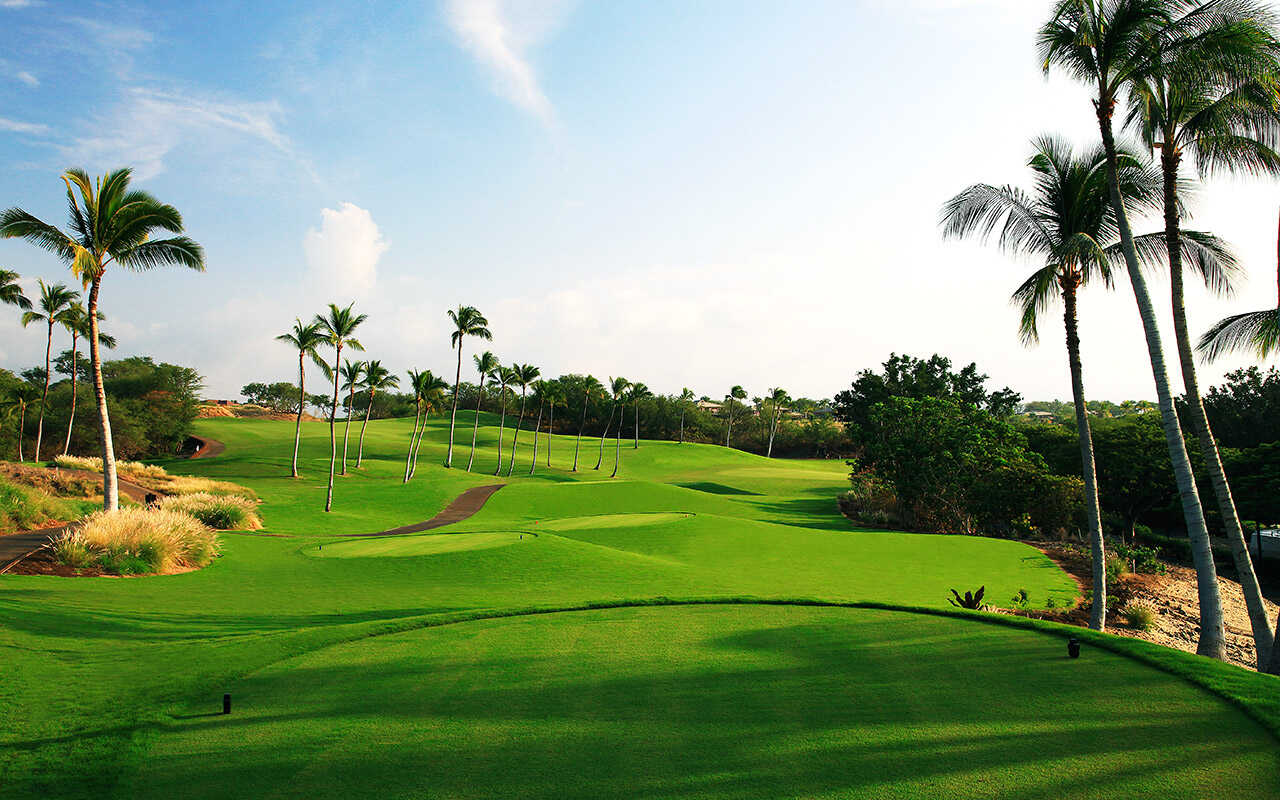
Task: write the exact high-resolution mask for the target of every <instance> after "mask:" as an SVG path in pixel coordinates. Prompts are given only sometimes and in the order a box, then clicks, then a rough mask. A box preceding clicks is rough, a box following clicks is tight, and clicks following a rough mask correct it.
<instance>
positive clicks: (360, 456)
mask: <svg viewBox="0 0 1280 800" xmlns="http://www.w3.org/2000/svg"><path fill="white" fill-rule="evenodd" d="M377 393H378V390H377V389H374V388H373V387H369V402H368V403H367V404H365V407H364V422H362V423H360V443H359V444H358V445H356V469H360V462H361V461H362V460H364V429H365V428H367V427H369V412H370V411H372V410H373V396H374V395H375V394H377Z"/></svg>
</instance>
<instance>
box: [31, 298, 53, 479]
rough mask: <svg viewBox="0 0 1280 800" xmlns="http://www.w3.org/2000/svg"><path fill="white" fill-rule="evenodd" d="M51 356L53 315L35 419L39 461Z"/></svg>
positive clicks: (46, 345)
mask: <svg viewBox="0 0 1280 800" xmlns="http://www.w3.org/2000/svg"><path fill="white" fill-rule="evenodd" d="M52 354H53V315H52V314H50V315H49V339H48V341H47V343H46V344H45V346H44V392H43V393H42V394H41V395H40V415H39V416H38V417H36V457H35V460H36V461H39V460H40V442H41V440H42V439H43V438H44V409H45V406H47V405H48V404H49V379H50V378H52V377H53V376H52V375H50V374H49V373H50V368H51V367H52V363H51V361H50V358H51V356H52Z"/></svg>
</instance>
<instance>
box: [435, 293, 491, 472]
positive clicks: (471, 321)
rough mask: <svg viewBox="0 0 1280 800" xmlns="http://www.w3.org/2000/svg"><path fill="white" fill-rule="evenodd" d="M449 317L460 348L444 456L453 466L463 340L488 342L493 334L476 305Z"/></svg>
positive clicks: (455, 342) (454, 339) (454, 338)
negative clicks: (469, 338)
mask: <svg viewBox="0 0 1280 800" xmlns="http://www.w3.org/2000/svg"><path fill="white" fill-rule="evenodd" d="M449 319H450V321H452V322H453V334H452V336H451V337H450V341H451V343H452V344H453V346H454V347H456V348H458V372H457V374H456V375H455V376H454V379H453V412H452V413H451V414H450V415H449V450H448V452H446V453H445V457H444V465H445V466H446V467H452V466H453V427H454V423H455V422H456V421H457V418H458V389H459V388H460V387H461V386H462V342H463V340H464V339H466V338H467V337H468V336H474V337H476V338H477V339H484V340H485V341H486V342H491V341H493V334H492V333H490V332H489V328H488V325H489V320H487V319H485V318H484V315H483V314H481V313H480V312H479V311H477V310H476V308H475V306H458V310H457V311H450V312H449Z"/></svg>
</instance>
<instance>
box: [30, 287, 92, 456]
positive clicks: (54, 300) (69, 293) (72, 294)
mask: <svg viewBox="0 0 1280 800" xmlns="http://www.w3.org/2000/svg"><path fill="white" fill-rule="evenodd" d="M39 283H40V299H39V300H38V301H37V307H36V308H34V309H32V310H30V311H26V312H23V314H22V327H24V328H25V327H27V326H28V325H30V324H31V323H33V322H43V323H45V326H46V328H47V329H48V334H47V336H46V338H45V346H44V390H43V391H42V392H41V393H40V414H39V415H38V416H37V417H36V454H35V460H36V461H39V460H40V443H41V440H42V439H43V438H44V411H45V406H46V405H48V402H49V382H50V379H51V378H52V377H53V361H52V359H53V326H54V325H62V324H64V323H65V322H66V320H67V311H68V309H70V308H71V306H72V305H73V304H74V303H75V302H76V301H78V300H79V299H80V293H79V292H77V291H75V290H74V289H68V288H67V287H66V285H65V284H61V283H55V284H53V285H52V286H50V285H49V284H46V283H45V282H44V281H43V280H41V281H40V282H39Z"/></svg>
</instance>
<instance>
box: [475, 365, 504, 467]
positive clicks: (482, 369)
mask: <svg viewBox="0 0 1280 800" xmlns="http://www.w3.org/2000/svg"><path fill="white" fill-rule="evenodd" d="M471 360H472V361H474V362H475V364H476V372H478V373H480V380H478V381H476V418H475V422H473V423H472V424H471V452H470V453H468V454H467V472H470V471H471V465H472V464H474V463H475V460H476V434H477V433H479V431H480V401H482V400H483V399H484V386H485V382H486V381H489V380H491V379H492V378H493V376H494V370H496V369H497V368H498V367H499V366H500V365H499V363H498V357H497V356H495V355H494V354H493V353H491V352H489V351H488V350H485V351H484V352H483V353H481V354H480V355H478V356H472V357H471ZM499 446H501V445H499Z"/></svg>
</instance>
